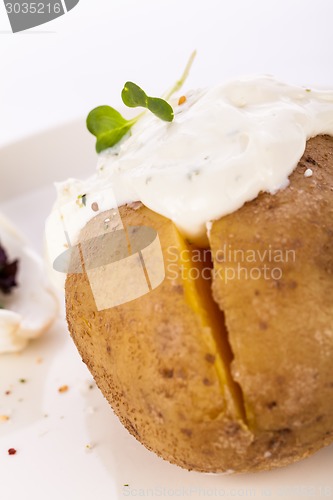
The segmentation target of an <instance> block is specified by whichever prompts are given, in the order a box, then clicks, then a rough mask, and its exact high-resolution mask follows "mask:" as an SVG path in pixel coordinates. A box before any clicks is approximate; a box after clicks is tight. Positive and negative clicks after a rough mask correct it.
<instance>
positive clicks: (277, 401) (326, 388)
mask: <svg viewBox="0 0 333 500" xmlns="http://www.w3.org/2000/svg"><path fill="white" fill-rule="evenodd" d="M307 168H311V169H312V170H313V176H312V177H308V178H306V177H304V172H305V170H306V169H307ZM210 241H211V247H212V251H213V258H214V267H215V270H216V271H217V272H219V273H220V274H219V278H220V279H215V280H214V284H213V294H214V298H215V301H216V302H217V303H218V304H219V306H220V308H221V309H222V310H224V311H225V315H226V325H227V330H228V332H229V342H230V343H231V348H232V351H233V353H234V356H235V359H234V361H233V363H232V373H233V377H234V379H235V380H237V381H238V382H239V384H240V385H241V387H242V389H243V395H244V399H245V404H246V407H247V410H248V417H249V421H250V423H251V422H252V423H253V426H255V428H256V431H257V432H262V431H276V432H280V433H281V436H283V438H284V440H285V441H287V442H288V443H290V447H292V449H293V450H294V451H296V452H297V453H302V450H303V451H304V452H306V450H311V449H312V447H313V446H315V447H317V446H318V444H320V443H321V444H322V445H324V444H326V443H329V442H331V441H332V431H333V139H332V138H331V137H327V136H319V137H316V138H315V139H312V140H310V141H308V144H307V148H306V151H305V154H304V156H303V158H302V159H301V161H300V162H299V165H298V167H297V168H296V170H295V171H294V172H293V173H292V175H291V176H290V185H289V187H288V188H287V189H285V190H282V191H279V192H278V193H277V194H276V195H274V196H271V195H269V194H267V193H265V194H261V195H260V196H259V197H258V198H257V199H255V200H254V201H252V202H250V203H246V204H245V205H244V206H243V207H242V208H241V209H240V210H238V211H237V212H234V213H233V214H230V215H228V216H226V217H223V218H222V219H220V220H219V221H217V222H215V223H214V225H213V228H212V231H211V235H210ZM223 247H224V248H225V249H226V253H225V254H224V255H223V252H218V249H222V248H223ZM237 249H242V250H243V254H240V255H238V258H236V257H235V256H236V255H237V252H233V251H234V250H237ZM268 249H271V255H269V253H268V252H267V254H266V256H265V258H262V257H263V256H264V252H265V250H268ZM230 250H231V254H230ZM253 251H254V252H255V254H256V262H252V257H250V255H253ZM274 252H275V253H274ZM259 255H260V256H259ZM246 256H247V257H248V258H247V257H246ZM274 256H275V257H274ZM281 256H282V257H281ZM274 259H276V260H274ZM249 260H250V262H249ZM280 260H283V261H282V262H280ZM265 265H266V266H267V268H269V269H270V270H272V269H274V268H277V269H278V270H280V271H281V273H280V271H275V272H274V273H273V274H271V273H268V274H266V276H267V279H263V272H262V276H261V279H246V278H245V276H246V273H247V276H249V275H250V272H251V269H253V268H261V269H262V268H263V266H265ZM239 266H240V267H241V268H243V270H242V271H241V272H240V278H241V279H237V278H236V279H230V280H227V279H226V277H227V275H228V272H229V275H231V274H232V272H233V271H234V272H235V274H236V276H237V271H238V270H239ZM232 269H233V271H231V270H232ZM252 272H253V271H252ZM257 274H258V272H257V271H255V273H254V276H255V275H257ZM280 274H281V275H282V276H281V277H280ZM274 277H275V278H276V277H278V278H279V279H274ZM273 451H274V446H273Z"/></svg>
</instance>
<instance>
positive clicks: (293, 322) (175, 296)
mask: <svg viewBox="0 0 333 500" xmlns="http://www.w3.org/2000/svg"><path fill="white" fill-rule="evenodd" d="M308 156H309V157H311V159H312V160H311V161H312V162H314V161H315V162H316V165H308V163H309V161H310V160H308V161H307V157H308ZM307 166H310V167H312V168H313V171H314V175H313V177H311V178H304V175H303V174H304V170H305V168H306V167H307ZM290 180H291V183H290V186H289V187H288V188H287V189H285V190H284V191H280V192H279V193H277V194H276V195H274V196H271V195H268V194H263V195H260V196H259V197H258V198H257V199H256V200H254V201H252V202H250V203H247V204H246V205H244V207H242V208H241V209H240V210H238V211H237V212H235V213H234V214H231V215H229V216H227V217H224V218H223V219H220V221H216V222H214V223H213V226H212V229H211V233H210V243H211V249H212V253H213V256H215V262H214V266H215V269H216V270H217V271H218V270H220V269H221V270H222V275H223V266H225V265H226V264H225V263H223V262H217V261H216V255H217V251H218V250H220V249H221V248H223V245H224V242H225V241H232V245H233V246H234V248H256V246H257V247H258V248H259V247H260V248H262V247H265V245H266V246H267V244H270V243H271V242H272V241H273V242H274V244H275V245H276V246H279V245H281V244H282V245H284V246H285V247H286V248H289V246H295V245H296V246H297V254H296V255H297V259H296V262H295V263H293V265H286V266H285V267H284V268H283V271H284V274H283V279H282V280H281V281H280V282H279V283H271V282H269V283H268V282H266V281H265V280H264V281H262V280H260V281H256V282H251V281H250V280H241V281H239V280H233V281H231V282H230V283H227V284H225V282H224V280H223V278H222V277H221V276H222V275H221V276H219V274H216V275H215V278H214V284H213V291H214V298H215V301H216V302H217V303H218V305H219V307H220V308H221V310H223V311H224V313H225V317H226V324H227V327H228V332H229V341H230V344H231V346H232V349H233V352H234V355H235V359H234V361H233V364H232V373H233V376H234V378H235V379H236V380H237V381H238V382H239V383H240V385H241V387H242V390H243V395H244V401H245V405H246V410H247V421H246V422H243V421H242V420H241V419H240V418H239V416H238V415H237V410H236V406H235V403H234V401H233V398H232V396H231V394H230V391H229V389H228V387H224V388H222V387H221V384H220V382H219V380H218V376H217V372H216V362H215V359H216V353H215V352H214V351H212V349H211V345H209V343H207V341H206V337H207V329H205V328H204V327H203V325H202V324H201V322H200V318H199V317H198V315H197V314H196V313H195V311H193V309H192V308H191V307H190V306H189V304H188V302H187V301H186V297H185V294H184V283H183V282H182V280H181V278H180V274H179V273H178V276H177V277H174V276H171V270H170V265H169V264H170V263H171V262H172V261H171V256H170V251H168V248H169V247H170V246H175V247H176V246H177V245H178V242H177V234H176V231H175V228H174V226H173V224H172V223H171V221H169V220H167V219H166V218H164V217H162V216H160V215H158V214H156V213H154V212H152V211H151V210H149V209H148V208H146V207H144V206H142V205H141V206H139V207H137V206H136V207H135V208H131V207H130V206H124V207H121V208H120V213H121V217H122V220H123V221H124V222H125V224H127V225H132V226H135V225H146V226H151V227H153V228H155V229H156V230H157V232H158V234H159V237H160V241H161V245H162V249H163V253H164V259H165V265H166V279H165V280H164V282H163V283H162V284H161V285H160V286H159V287H158V288H157V289H156V290H153V291H152V292H150V293H149V294H148V295H145V296H143V297H141V298H139V299H137V300H135V301H132V302H129V303H126V304H123V305H121V306H117V307H114V308H113V309H108V310H104V311H99V312H98V311H97V310H96V307H95V303H94V298H93V296H92V292H91V289H90V286H89V282H88V279H87V276H86V275H85V274H71V275H68V277H67V281H66V310H67V321H68V326H69V330H70V333H71V335H72V337H73V340H74V342H75V344H76V346H77V348H78V350H79V352H80V354H81V356H82V359H83V361H84V362H85V363H86V364H87V366H88V368H89V369H90V371H91V373H92V374H93V376H94V378H95V380H96V382H97V384H98V386H99V387H100V389H101V390H102V392H103V394H104V396H105V397H106V398H107V399H108V401H109V402H110V404H111V405H112V407H113V409H114V411H115V413H116V414H117V415H118V417H119V418H120V420H121V421H122V423H123V424H124V425H125V427H126V428H127V429H128V431H129V432H130V433H131V434H132V435H133V436H135V437H136V438H137V439H138V440H139V441H140V442H141V443H143V444H144V445H145V446H146V447H147V448H148V449H150V450H152V451H154V452H155V453H157V454H158V455H160V456H161V457H162V458H164V459H166V460H168V461H170V462H171V463H174V464H177V465H179V466H181V467H184V468H186V469H190V470H191V469H194V470H197V471H202V472H225V471H228V470H233V471H236V472H247V471H256V470H264V469H271V468H274V467H279V466H283V465H287V464H288V463H291V462H294V461H296V460H299V459H300V458H304V457H305V456H308V455H309V454H311V453H313V452H314V451H316V450H317V449H319V448H320V447H322V446H323V445H325V444H328V443H330V442H332V431H333V373H332V371H333V370H332V361H333V337H332V336H333V332H332V328H333V313H332V311H333V308H332V301H333V249H332V235H333V227H332V220H333V213H332V212H333V203H332V188H333V140H332V139H331V138H328V137H317V138H315V139H313V140H311V141H309V142H308V145H307V150H306V152H305V155H304V157H303V158H302V160H301V161H300V163H299V165H298V167H297V169H296V170H295V171H294V173H293V174H292V176H291V178H290ZM98 217H105V214H101V215H99V216H97V217H96V218H94V219H93V220H92V221H90V222H89V224H88V225H87V226H86V228H85V229H84V230H83V232H84V234H83V236H84V235H89V233H90V232H93V227H94V225H95V224H97V223H98ZM172 263H173V262H172ZM173 265H174V263H173ZM227 265H229V263H227ZM281 265H282V263H281ZM171 269H173V268H171ZM258 292H259V293H258ZM208 334H209V332H208ZM227 368H228V367H227Z"/></svg>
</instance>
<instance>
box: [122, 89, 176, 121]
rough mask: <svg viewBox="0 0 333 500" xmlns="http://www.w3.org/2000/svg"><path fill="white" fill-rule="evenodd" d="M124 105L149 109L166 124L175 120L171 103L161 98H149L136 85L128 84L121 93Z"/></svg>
mask: <svg viewBox="0 0 333 500" xmlns="http://www.w3.org/2000/svg"><path fill="white" fill-rule="evenodd" d="M121 98H122V100H123V103H124V104H126V106H129V107H130V108H137V107H139V106H140V107H142V108H147V109H149V111H151V112H152V113H154V115H156V116H157V117H158V118H160V119H161V120H164V121H166V122H172V120H173V118H174V114H173V109H172V107H171V106H170V104H169V103H167V102H166V101H165V100H164V99H160V98H159V97H149V96H147V94H146V93H145V92H144V91H143V90H142V89H141V88H140V87H139V86H138V85H136V84H135V83H133V82H126V83H125V85H124V88H123V90H122V93H121Z"/></svg>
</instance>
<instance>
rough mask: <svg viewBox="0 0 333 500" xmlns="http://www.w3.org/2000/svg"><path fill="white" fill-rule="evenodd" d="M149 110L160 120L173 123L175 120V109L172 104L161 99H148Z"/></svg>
mask: <svg viewBox="0 0 333 500" xmlns="http://www.w3.org/2000/svg"><path fill="white" fill-rule="evenodd" d="M148 109H149V111H151V112H152V113H154V115H156V116H157V117H158V118H160V119H161V120H164V121H166V122H172V120H173V119H174V114H173V109H172V107H171V106H170V104H169V103H168V102H166V101H164V99H160V98H159V97H149V98H148Z"/></svg>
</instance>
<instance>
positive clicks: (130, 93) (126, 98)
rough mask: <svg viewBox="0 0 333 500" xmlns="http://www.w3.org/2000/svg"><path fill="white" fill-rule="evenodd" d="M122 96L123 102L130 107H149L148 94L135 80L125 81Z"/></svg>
mask: <svg viewBox="0 0 333 500" xmlns="http://www.w3.org/2000/svg"><path fill="white" fill-rule="evenodd" d="M121 98H122V100H123V103H124V104H125V105H126V106H128V107H129V108H137V107H138V106H141V107H142V108H147V107H148V103H147V101H148V96H147V94H146V93H145V92H144V91H143V90H142V89H140V87H139V86H138V85H136V84H135V83H133V82H126V83H125V85H124V88H123V90H122V92H121Z"/></svg>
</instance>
